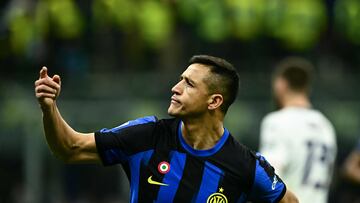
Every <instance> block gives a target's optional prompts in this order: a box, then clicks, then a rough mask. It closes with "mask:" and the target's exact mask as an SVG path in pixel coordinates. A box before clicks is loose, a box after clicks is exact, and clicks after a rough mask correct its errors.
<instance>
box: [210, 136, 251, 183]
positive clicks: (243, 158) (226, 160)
mask: <svg viewBox="0 0 360 203" xmlns="http://www.w3.org/2000/svg"><path fill="white" fill-rule="evenodd" d="M213 158H214V161H217V162H219V164H221V165H224V166H227V167H226V168H227V170H228V173H230V174H232V175H233V177H235V178H236V179H238V180H239V182H242V183H243V184H245V185H246V188H250V186H251V184H252V180H253V177H254V171H255V166H256V155H255V152H253V151H252V150H251V149H249V148H248V147H247V146H245V145H243V144H241V143H240V142H238V141H237V140H236V139H235V138H234V137H233V136H231V135H230V136H229V138H228V139H227V141H226V142H225V144H224V146H223V147H222V149H221V150H220V151H219V152H218V153H217V154H215V156H214V157H213Z"/></svg>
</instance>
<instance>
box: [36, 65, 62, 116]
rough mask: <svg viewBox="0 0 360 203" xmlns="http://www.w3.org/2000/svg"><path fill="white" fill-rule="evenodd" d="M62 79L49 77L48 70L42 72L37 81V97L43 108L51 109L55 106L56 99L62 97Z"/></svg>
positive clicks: (43, 69) (44, 69) (55, 76)
mask: <svg viewBox="0 0 360 203" xmlns="http://www.w3.org/2000/svg"><path fill="white" fill-rule="evenodd" d="M60 90H61V79H60V76H59V75H54V76H53V77H49V76H48V73H47V68H46V67H45V66H44V67H42V69H41V70H40V77H39V79H38V80H36V81H35V96H36V98H37V99H38V102H39V104H40V106H41V108H43V109H44V108H49V107H51V106H52V105H54V103H55V100H56V98H57V97H58V96H59V95H60Z"/></svg>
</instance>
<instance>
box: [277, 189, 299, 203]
mask: <svg viewBox="0 0 360 203" xmlns="http://www.w3.org/2000/svg"><path fill="white" fill-rule="evenodd" d="M279 203H299V200H298V199H297V198H296V196H295V195H294V193H292V192H291V191H290V190H287V191H286V193H285V195H284V197H283V198H282V199H281V200H280V202H279Z"/></svg>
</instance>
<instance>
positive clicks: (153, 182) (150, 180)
mask: <svg viewBox="0 0 360 203" xmlns="http://www.w3.org/2000/svg"><path fill="white" fill-rule="evenodd" d="M147 181H148V183H149V184H151V185H160V186H169V184H165V183H160V182H157V181H155V180H153V179H152V176H150V177H149V178H148V179H147Z"/></svg>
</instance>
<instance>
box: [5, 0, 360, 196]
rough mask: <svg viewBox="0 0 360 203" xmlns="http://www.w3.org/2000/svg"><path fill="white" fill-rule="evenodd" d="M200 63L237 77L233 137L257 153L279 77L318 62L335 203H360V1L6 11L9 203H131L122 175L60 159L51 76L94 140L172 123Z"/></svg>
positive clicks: (35, 4)
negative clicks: (353, 171)
mask: <svg viewBox="0 0 360 203" xmlns="http://www.w3.org/2000/svg"><path fill="white" fill-rule="evenodd" d="M195 54H210V55H215V56H219V57H224V58H225V59H227V60H229V61H230V62H232V63H233V64H234V65H235V67H236V68H237V69H238V70H239V72H240V77H241V88H240V94H239V97H238V99H237V101H236V103H235V104H234V105H233V106H232V107H231V108H230V111H229V113H228V116H227V120H226V126H227V128H228V129H229V130H230V131H231V132H232V134H233V135H234V136H236V137H237V138H238V140H239V141H240V142H242V143H244V144H246V145H248V146H250V147H251V148H252V149H254V150H256V149H257V148H258V138H259V127H260V122H261V119H262V118H263V117H264V116H265V115H266V114H267V113H269V112H271V111H273V110H274V106H273V102H272V96H271V86H270V84H271V72H272V70H273V67H274V65H275V64H276V63H277V62H278V61H279V60H281V59H282V58H284V57H286V56H294V55H296V56H302V57H305V58H307V59H309V60H310V61H311V62H313V63H314V65H315V66H316V77H315V78H316V79H315V81H314V88H313V92H312V99H313V104H314V107H315V108H318V109H320V110H321V111H323V113H324V114H325V115H326V116H328V117H329V119H330V120H331V121H332V123H333V124H334V126H335V128H336V131H337V139H338V147H339V150H338V157H337V166H336V170H335V173H334V178H333V182H332V192H331V193H330V196H331V198H330V202H351V201H353V202H356V200H355V199H356V198H357V199H359V194H360V193H359V191H360V188H359V186H355V185H352V184H350V183H348V182H347V181H346V180H344V178H343V177H342V175H341V167H342V163H343V161H344V158H345V156H347V155H348V154H349V152H350V151H351V150H352V149H353V147H354V145H355V142H356V140H357V139H358V138H359V135H360V93H359V87H360V1H359V0H301V1H297V0H271V1H267V0H224V1H216V0H209V1H198V0H136V1H132V0H61V1H59V0H1V1H0V67H1V68H0V202H6V203H7V202H28V203H33V202H34V203H35V202H36V203H37V202H40V203H41V202H54V203H60V202H76V203H78V202H79V203H80V202H81V203H83V202H84V203H85V202H105V203H107V202H109V203H110V202H126V201H127V200H128V184H127V180H125V176H124V174H123V173H122V171H121V168H120V166H113V167H102V166H94V165H65V164H63V163H62V162H60V161H59V160H57V159H55V157H54V156H52V154H51V152H50V151H49V149H48V148H47V145H46V142H45V139H44V137H43V131H42V121H41V111H40V110H39V108H38V104H37V101H36V99H35V97H34V81H35V80H36V79H37V78H38V77H39V76H38V75H39V70H40V68H41V67H42V66H43V65H46V66H47V67H48V69H49V72H50V75H53V74H59V75H60V76H61V77H62V84H63V86H62V93H61V96H60V98H59V101H58V106H59V108H60V110H61V112H62V114H63V117H64V118H65V119H66V120H67V121H68V123H69V124H70V125H71V126H72V127H73V128H75V129H76V130H78V131H81V132H93V131H96V130H99V129H101V128H103V127H114V126H117V125H119V124H121V123H123V122H126V121H127V120H130V119H134V118H137V117H142V116H146V115H157V116H158V117H159V118H164V117H167V114H166V110H167V107H168V104H169V98H170V96H171V92H170V89H171V87H172V85H174V84H175V83H176V81H177V78H178V76H179V74H180V73H181V72H182V71H183V70H184V69H185V68H186V67H187V62H188V59H189V58H190V57H191V56H192V55H195ZM350 199H351V201H350ZM357 201H359V200H357Z"/></svg>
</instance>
